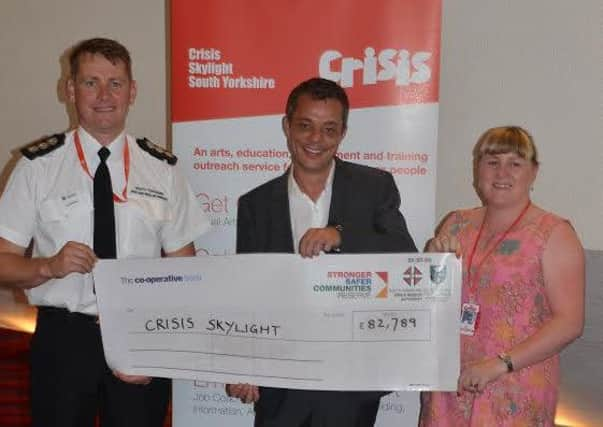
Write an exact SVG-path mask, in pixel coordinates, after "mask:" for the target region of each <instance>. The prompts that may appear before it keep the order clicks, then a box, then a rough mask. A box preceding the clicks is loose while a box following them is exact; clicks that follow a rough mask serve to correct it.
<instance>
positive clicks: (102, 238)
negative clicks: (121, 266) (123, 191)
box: [94, 147, 117, 258]
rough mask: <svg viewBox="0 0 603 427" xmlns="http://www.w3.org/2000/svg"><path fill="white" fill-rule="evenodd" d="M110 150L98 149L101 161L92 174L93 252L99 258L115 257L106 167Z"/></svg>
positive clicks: (109, 181)
mask: <svg viewBox="0 0 603 427" xmlns="http://www.w3.org/2000/svg"><path fill="white" fill-rule="evenodd" d="M109 154H111V152H110V151H109V150H108V149H107V148H106V147H103V148H101V149H100V150H98V157H100V159H101V162H100V165H98V168H96V173H95V174H94V253H96V256H97V257H99V258H115V257H116V256H117V250H116V245H115V211H114V209H113V187H112V186H111V175H110V174H109V168H108V167H107V163H106V160H107V157H109Z"/></svg>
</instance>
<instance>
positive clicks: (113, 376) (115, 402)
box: [0, 38, 209, 427]
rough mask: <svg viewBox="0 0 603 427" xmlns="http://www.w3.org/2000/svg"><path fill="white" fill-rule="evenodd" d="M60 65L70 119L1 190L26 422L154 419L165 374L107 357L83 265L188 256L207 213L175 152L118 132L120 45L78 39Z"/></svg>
mask: <svg viewBox="0 0 603 427" xmlns="http://www.w3.org/2000/svg"><path fill="white" fill-rule="evenodd" d="M70 65H71V75H70V78H69V81H68V83H67V94H68V99H69V101H70V102H72V103H73V104H74V106H75V109H76V111H77V114H78V119H79V127H77V129H75V130H72V131H70V132H67V133H64V134H57V135H54V136H52V137H50V138H46V139H44V140H41V141H40V142H37V143H34V144H32V145H30V146H27V147H25V148H24V149H23V150H22V153H23V156H24V158H22V159H21V160H20V161H19V162H18V164H17V166H16V168H15V170H14V172H13V174H12V176H11V178H10V180H9V182H8V184H7V187H6V190H5V192H4V194H3V196H2V198H1V199H0V265H2V268H1V269H0V285H3V286H12V287H14V288H23V289H25V290H26V292H27V294H28V298H29V301H30V303H31V304H34V305H36V306H38V320H37V326H36V331H35V334H34V336H33V339H32V344H31V404H32V418H33V425H34V427H41V426H44V427H53V426H56V427H88V426H90V427H91V426H93V425H94V420H95V417H96V416H97V414H98V415H99V417H100V422H101V425H102V426H103V427H104V426H123V427H125V426H128V427H135V426H141V427H142V426H144V427H151V426H153V427H160V426H162V425H163V422H164V418H165V413H166V408H167V404H168V400H169V389H170V382H169V380H166V379H159V378H147V377H140V376H129V375H124V374H123V373H120V372H113V371H111V369H110V368H109V367H108V366H107V364H106V362H105V359H104V355H103V348H102V343H101V336H100V330H99V325H98V319H97V315H98V312H97V305H96V297H95V294H94V284H93V280H92V276H91V274H90V272H91V271H92V269H93V267H94V264H95V262H96V260H97V259H98V258H127V257H149V258H152V257H160V256H161V255H162V254H163V255H164V256H168V257H172V256H194V254H195V252H194V245H193V243H192V242H193V241H194V240H195V239H196V238H197V237H198V236H200V235H201V234H202V233H203V232H204V231H205V230H206V229H207V228H208V227H209V223H208V220H207V219H206V218H205V217H204V216H203V215H202V213H201V211H200V209H198V204H197V202H196V199H195V197H194V195H193V193H192V191H191V189H190V187H189V186H188V184H187V183H186V181H185V179H184V178H183V176H182V175H181V174H180V173H179V171H178V170H177V168H175V167H174V164H175V163H176V158H175V157H174V156H173V155H171V154H169V153H167V152H166V151H164V150H163V149H162V148H160V147H158V146H155V145H154V144H152V143H150V142H149V141H148V140H146V139H138V140H137V139H135V138H133V137H132V136H130V135H128V134H126V132H125V122H126V116H127V114H128V109H129V107H130V105H131V104H133V102H134V99H135V98H136V82H135V81H134V80H133V79H132V71H131V60H130V55H129V53H128V51H127V49H126V48H125V47H124V46H122V45H121V44H119V43H118V42H116V41H113V40H109V39H101V38H95V39H90V40H85V41H83V42H81V43H79V44H78V45H76V46H75V47H74V48H73V50H72V51H71V55H70ZM32 241H33V256H32V257H31V258H28V257H25V252H26V248H27V247H28V246H29V245H30V243H31V242H32Z"/></svg>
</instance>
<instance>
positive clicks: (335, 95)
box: [285, 77, 350, 129]
mask: <svg viewBox="0 0 603 427" xmlns="http://www.w3.org/2000/svg"><path fill="white" fill-rule="evenodd" d="M301 95H309V96H310V97H311V98H312V99H315V100H325V99H336V100H337V101H339V103H340V104H341V107H342V112H341V120H342V123H343V128H344V129H347V127H348V113H349V111H350V101H349V100H348V96H347V95H346V93H345V90H343V89H342V87H341V86H339V85H338V84H337V83H335V82H334V81H331V80H327V79H323V78H321V77H314V78H311V79H309V80H306V81H305V82H302V83H300V84H299V85H297V86H296V87H295V88H294V89H293V90H292V91H291V93H290V94H289V97H288V98H287V106H286V108H285V114H286V115H287V119H289V120H291V117H292V116H293V113H294V112H295V109H296V108H297V101H298V99H299V97H300V96H301Z"/></svg>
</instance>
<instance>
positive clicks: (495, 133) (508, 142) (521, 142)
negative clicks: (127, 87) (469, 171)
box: [473, 126, 538, 166]
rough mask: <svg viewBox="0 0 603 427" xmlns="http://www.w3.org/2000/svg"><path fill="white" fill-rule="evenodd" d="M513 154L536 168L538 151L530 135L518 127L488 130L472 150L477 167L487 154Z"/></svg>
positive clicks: (501, 127)
mask: <svg viewBox="0 0 603 427" xmlns="http://www.w3.org/2000/svg"><path fill="white" fill-rule="evenodd" d="M503 153H515V154H518V155H519V156H520V157H522V158H523V159H526V160H528V161H530V162H532V164H533V165H534V166H538V151H537V150H536V146H535V145H534V140H533V139H532V135H530V134H529V133H528V131H526V130H525V129H523V128H521V127H519V126H500V127H495V128H491V129H488V130H487V131H486V132H484V133H483V134H482V136H480V137H479V139H478V140H477V144H475V147H474V148H473V162H474V165H477V164H478V163H479V161H480V160H481V159H482V157H484V156H485V155H487V154H503Z"/></svg>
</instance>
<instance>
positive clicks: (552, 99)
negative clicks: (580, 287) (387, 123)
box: [436, 0, 603, 249]
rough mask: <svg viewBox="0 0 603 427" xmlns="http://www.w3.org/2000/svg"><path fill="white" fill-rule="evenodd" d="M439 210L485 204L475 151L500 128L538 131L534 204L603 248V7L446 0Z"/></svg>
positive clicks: (593, 1) (593, 2)
mask: <svg viewBox="0 0 603 427" xmlns="http://www.w3.org/2000/svg"><path fill="white" fill-rule="evenodd" d="M443 3H444V13H443V25H442V27H443V30H442V78H441V91H440V131H439V146H438V156H439V158H438V170H437V173H438V181H437V199H436V200H437V202H436V209H437V212H438V215H439V218H441V217H442V216H443V215H444V214H445V213H446V212H448V211H449V210H452V209H455V208H459V207H463V206H471V205H475V204H477V203H478V199H477V197H476V196H475V194H474V192H473V189H472V187H471V182H472V175H471V173H472V171H471V157H470V153H471V149H472V147H473V145H474V143H475V141H476V140H477V138H478V136H479V135H480V134H481V133H482V132H483V131H484V130H485V129H486V128H489V127H492V126H497V125H504V124H509V123H513V124H519V125H521V126H525V127H526V128H527V129H528V130H530V131H531V133H532V135H533V136H534V138H535V141H536V145H537V147H538V148H539V151H540V157H541V168H540V174H539V177H538V179H537V181H536V184H535V190H534V197H533V198H534V201H535V202H536V203H538V204H540V205H541V206H543V207H544V208H546V209H550V210H552V211H554V212H556V213H558V214H560V215H563V216H565V217H567V218H570V219H571V221H572V223H573V224H574V226H575V228H576V229H577V230H578V233H579V235H580V237H581V239H582V242H583V244H584V246H585V247H587V248H589V249H603V231H601V224H602V223H603V114H602V113H603V45H602V44H603V3H602V2H601V0H580V1H576V2H568V1H563V0H538V1H534V0H533V1H520V0H480V1H470V0H444V2H443Z"/></svg>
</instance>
